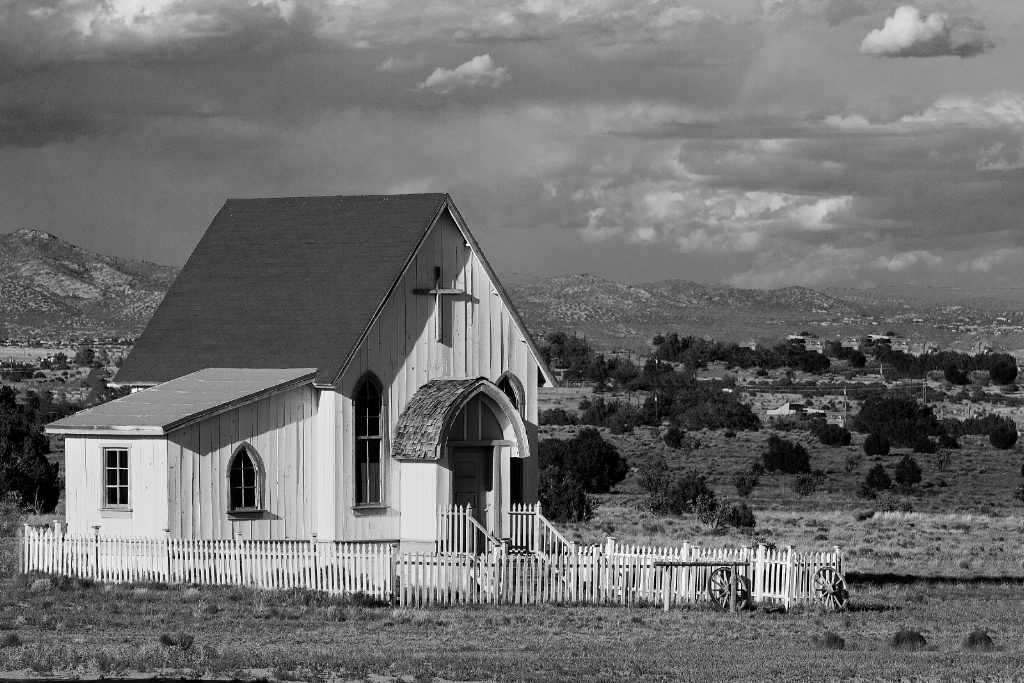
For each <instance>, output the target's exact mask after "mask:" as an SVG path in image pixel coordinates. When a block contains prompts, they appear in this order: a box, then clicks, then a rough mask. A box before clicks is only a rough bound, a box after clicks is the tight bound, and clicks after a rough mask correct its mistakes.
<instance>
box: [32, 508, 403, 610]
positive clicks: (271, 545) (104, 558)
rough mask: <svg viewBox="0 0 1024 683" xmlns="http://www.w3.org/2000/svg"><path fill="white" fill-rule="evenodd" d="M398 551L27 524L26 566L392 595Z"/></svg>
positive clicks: (380, 546)
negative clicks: (83, 532) (93, 532)
mask: <svg viewBox="0 0 1024 683" xmlns="http://www.w3.org/2000/svg"><path fill="white" fill-rule="evenodd" d="M394 554H395V553H394V549H393V548H392V546H391V545H388V544H386V543H333V542H324V543H314V542H307V541H203V540H195V539H176V538H161V539H154V538H121V537H116V536H98V535H97V536H65V535H62V534H59V533H57V532H56V531H54V530H53V529H49V528H34V527H28V526H26V527H25V532H24V536H23V553H22V568H23V570H24V571H25V572H29V571H38V572H43V573H47V574H58V575H62V576H73V577H79V578H88V579H96V580H98V581H110V582H134V581H161V582H165V583H193V584H207V585H243V586H252V587H255V588H309V589H312V590H321V591H328V592H331V593H364V594H366V595H368V596H371V597H374V598H377V599H380V600H390V599H391V596H392V594H393V592H394V591H393V584H392V557H393V556H394Z"/></svg>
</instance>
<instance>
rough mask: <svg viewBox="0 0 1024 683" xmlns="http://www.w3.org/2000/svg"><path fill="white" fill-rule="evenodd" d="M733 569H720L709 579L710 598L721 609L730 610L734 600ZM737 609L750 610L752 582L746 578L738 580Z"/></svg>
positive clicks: (741, 577) (712, 573) (738, 578)
mask: <svg viewBox="0 0 1024 683" xmlns="http://www.w3.org/2000/svg"><path fill="white" fill-rule="evenodd" d="M731 584H732V569H729V568H728V567H719V568H718V569H716V570H715V571H713V572H711V576H709V577H708V597H709V598H711V602H713V603H715V604H716V605H718V607H719V608H721V609H724V610H727V611H728V610H729V608H730V607H731V604H730V603H731V598H732V585H731ZM736 608H737V609H739V610H745V609H749V608H750V580H749V579H748V578H747V577H745V576H739V577H737V579H736Z"/></svg>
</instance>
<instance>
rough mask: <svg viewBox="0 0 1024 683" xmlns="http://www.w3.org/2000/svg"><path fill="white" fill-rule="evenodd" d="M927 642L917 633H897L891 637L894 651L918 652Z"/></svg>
mask: <svg viewBox="0 0 1024 683" xmlns="http://www.w3.org/2000/svg"><path fill="white" fill-rule="evenodd" d="M927 644H928V641H927V640H925V639H924V636H923V635H921V634H920V633H918V632H917V631H897V632H896V634H895V635H893V637H892V648H893V649H894V650H920V649H921V648H923V647H924V646H925V645H927Z"/></svg>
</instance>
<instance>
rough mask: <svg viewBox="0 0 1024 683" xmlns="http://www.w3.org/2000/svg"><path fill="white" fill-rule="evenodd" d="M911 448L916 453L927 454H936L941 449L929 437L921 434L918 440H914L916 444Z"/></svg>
mask: <svg viewBox="0 0 1024 683" xmlns="http://www.w3.org/2000/svg"><path fill="white" fill-rule="evenodd" d="M910 448H911V450H912V451H914V452H915V453H925V454H931V453H934V452H935V451H937V450H938V449H939V448H938V445H937V444H936V443H935V441H934V440H933V439H929V438H928V437H927V436H924V435H923V434H919V435H918V436H917V438H915V439H914V442H913V443H912V444H911V447H910Z"/></svg>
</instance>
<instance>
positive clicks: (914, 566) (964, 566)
mask: <svg viewBox="0 0 1024 683" xmlns="http://www.w3.org/2000/svg"><path fill="white" fill-rule="evenodd" d="M587 393H589V392H588V391H587V390H581V389H556V390H545V392H543V394H542V399H543V405H542V408H549V407H556V406H557V407H562V408H566V409H572V408H575V407H576V405H578V403H579V399H580V398H581V397H582V396H584V395H586V394H587ZM576 429H577V428H575V427H542V428H541V438H542V439H543V438H568V437H569V436H571V435H572V434H573V433H575V431H576ZM602 432H603V434H604V436H605V438H606V439H608V440H610V441H612V442H613V443H615V444H616V446H617V447H618V448H619V450H620V452H621V453H622V454H623V456H624V457H625V458H626V459H627V461H628V463H629V465H630V467H631V471H630V473H629V475H628V476H627V477H626V480H625V481H623V482H622V483H621V484H619V485H618V486H617V487H616V488H615V489H614V490H613V492H612V493H611V494H608V495H604V496H599V497H598V499H599V501H600V505H599V506H598V509H597V511H596V513H595V515H594V517H593V518H592V519H591V520H589V521H587V522H585V523H581V524H573V525H568V527H567V532H568V534H569V536H570V537H572V538H573V539H575V540H578V541H583V542H590V543H600V542H603V540H604V539H605V538H606V537H607V536H609V535H610V536H614V537H615V538H616V539H617V540H619V541H620V542H623V543H642V544H652V545H681V544H682V543H684V542H690V543H694V544H699V545H711V546H736V545H751V544H755V543H757V542H759V541H763V542H769V543H775V544H776V545H778V546H785V545H793V546H796V547H797V548H799V549H802V550H811V549H828V548H831V547H832V546H834V545H838V546H840V547H841V548H842V549H843V552H844V554H845V556H846V558H847V560H848V562H847V568H848V570H850V571H853V572H855V573H860V574H907V575H914V576H921V577H951V578H959V579H971V578H975V577H989V578H993V577H1014V578H1015V577H1024V506H1022V505H1021V503H1020V502H1019V501H1016V500H1015V499H1014V491H1015V489H1016V488H1017V487H1018V486H1020V485H1021V484H1022V483H1024V478H1022V476H1021V464H1022V463H1024V453H1022V451H1021V444H1018V445H1017V446H1016V447H1015V448H1013V449H1010V450H1006V451H999V450H996V449H994V448H993V447H992V446H991V445H990V444H989V443H988V439H987V438H986V437H964V438H963V439H961V443H962V446H963V447H962V448H961V449H959V450H953V451H948V456H949V461H948V462H942V459H941V458H940V456H939V455H922V454H914V457H915V459H916V460H917V462H918V463H919V465H920V467H921V469H922V472H923V477H922V482H921V483H920V484H918V485H917V486H915V487H914V488H913V490H912V491H910V492H908V493H905V494H900V493H894V494H892V496H891V497H890V498H889V499H888V502H889V504H890V506H893V504H894V505H895V506H899V505H904V506H909V507H911V508H912V509H913V512H909V513H907V512H885V511H884V508H885V507H886V504H885V503H886V501H879V500H868V499H864V498H862V497H860V495H859V490H860V484H861V482H862V481H863V480H864V477H865V475H866V473H867V471H868V469H870V468H871V467H872V466H873V465H875V464H876V463H880V464H882V465H883V466H884V467H885V468H886V469H887V471H888V473H889V474H890V476H892V475H893V474H894V468H895V464H896V462H897V461H898V460H899V459H900V458H901V457H902V456H903V455H904V454H906V453H909V452H910V451H909V449H895V448H894V449H893V450H892V452H891V453H890V454H889V455H888V456H879V457H872V458H869V457H866V456H864V454H863V441H864V435H861V434H854V435H853V442H852V443H851V445H850V446H847V447H839V448H830V447H826V446H823V445H821V444H820V443H819V442H818V440H817V439H815V438H814V437H812V436H811V435H810V434H808V433H807V432H802V431H793V432H785V433H779V432H773V430H770V429H762V430H761V431H759V432H739V433H737V434H736V436H735V437H733V438H728V437H727V436H726V434H725V432H724V431H722V430H718V431H702V432H695V433H694V436H696V438H697V439H698V440H699V441H700V447H699V448H697V449H696V450H692V451H683V450H673V449H671V448H669V447H667V446H666V445H665V444H664V443H663V442H662V440H661V438H660V433H659V430H658V429H652V428H648V427H641V428H638V429H636V430H635V431H634V432H633V433H631V434H624V435H613V434H610V433H609V432H608V431H607V430H602ZM772 433H779V435H780V436H782V437H783V438H786V439H790V440H794V441H797V442H799V443H801V444H803V445H804V446H805V447H806V448H807V450H808V452H809V453H810V457H811V467H812V468H814V469H818V470H821V471H823V472H824V473H825V479H824V481H823V482H822V484H821V486H820V487H819V490H818V491H817V492H815V493H813V494H811V495H808V496H804V497H801V496H798V495H797V494H796V493H795V492H794V491H793V490H792V483H793V476H792V475H785V474H769V475H764V476H762V477H761V480H760V484H759V485H758V487H757V488H756V489H755V490H754V492H753V493H752V494H751V495H750V497H749V498H747V499H744V500H745V502H747V503H748V504H749V505H750V506H751V507H752V508H753V509H754V511H755V514H756V516H757V520H758V524H757V527H756V529H755V530H754V533H753V534H744V533H739V532H737V531H735V530H731V531H727V532H723V531H721V530H712V529H708V528H707V527H705V525H703V524H701V523H700V522H699V521H697V520H696V519H695V518H694V517H693V516H683V517H670V516H656V515H652V514H651V513H650V512H646V511H645V505H644V504H645V500H646V495H645V494H644V492H643V491H642V490H641V488H640V487H639V485H638V476H637V475H638V468H640V467H642V466H643V465H644V463H645V462H647V461H648V460H649V459H650V458H653V457H657V456H663V457H664V458H665V459H666V460H667V461H668V463H669V465H670V468H671V469H672V470H673V471H675V472H682V471H685V470H688V469H695V470H698V471H700V472H702V473H705V474H707V475H708V478H709V481H710V483H711V485H712V486H713V488H714V489H715V490H716V493H717V494H718V495H719V497H720V498H724V499H728V500H732V501H739V500H741V499H740V498H739V496H738V495H737V492H736V489H735V486H734V485H733V483H732V479H733V477H734V475H735V474H736V473H737V472H739V471H741V470H745V469H748V468H749V466H750V465H751V463H753V462H755V461H757V460H759V459H760V454H761V452H762V451H763V450H764V449H765V447H766V442H767V440H768V437H769V435H770V434H772ZM851 456H852V457H853V458H854V460H859V461H858V462H856V465H855V467H853V468H852V470H851V471H847V469H848V464H847V460H848V459H849V458H850V457H851Z"/></svg>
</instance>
